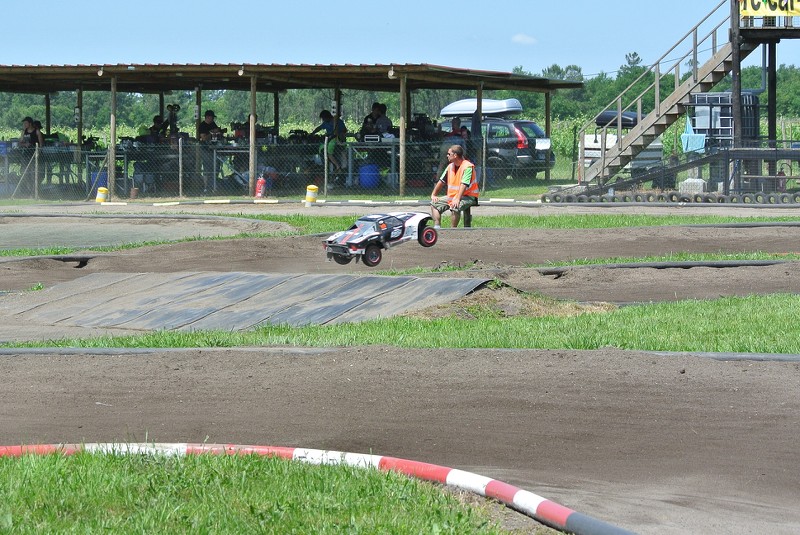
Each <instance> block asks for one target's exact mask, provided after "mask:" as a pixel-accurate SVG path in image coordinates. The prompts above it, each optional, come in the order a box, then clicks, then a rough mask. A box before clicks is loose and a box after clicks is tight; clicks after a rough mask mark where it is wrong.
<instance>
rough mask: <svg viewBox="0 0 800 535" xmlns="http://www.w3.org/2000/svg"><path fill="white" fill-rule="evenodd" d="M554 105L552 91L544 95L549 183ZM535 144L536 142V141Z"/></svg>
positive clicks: (548, 176)
mask: <svg viewBox="0 0 800 535" xmlns="http://www.w3.org/2000/svg"><path fill="white" fill-rule="evenodd" d="M552 104H553V92H552V91H548V92H547V93H545V94H544V134H545V135H546V136H547V138H548V139H549V140H550V149H548V151H547V153H546V154H545V157H544V162H545V165H544V179H545V180H547V181H549V180H550V152H551V151H552V150H553V149H552V147H553V138H552V137H551V136H552V130H553V122H552V119H551V117H550V116H551V115H552V114H553V110H552ZM620 117H621V115H620ZM534 143H535V141H534Z"/></svg>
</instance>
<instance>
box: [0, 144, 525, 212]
mask: <svg viewBox="0 0 800 535" xmlns="http://www.w3.org/2000/svg"><path fill="white" fill-rule="evenodd" d="M449 145H450V142H448V141H442V140H441V139H440V138H438V137H436V136H431V138H428V139H420V138H419V137H417V138H416V139H413V138H412V141H409V142H407V143H406V158H405V183H404V184H402V185H401V184H400V179H401V173H400V165H401V162H400V142H399V139H398V138H397V137H388V138H387V137H378V136H375V137H374V138H369V137H366V138H365V139H362V140H356V139H349V138H348V140H347V142H345V143H338V144H336V147H335V148H334V149H333V150H332V151H331V152H330V153H328V150H327V148H328V144H326V143H325V139H324V138H323V137H318V136H311V135H309V134H308V133H306V132H304V131H291V132H290V133H289V135H288V136H285V137H284V136H280V137H279V136H268V137H267V138H264V139H259V143H258V144H257V146H256V160H257V161H256V173H257V176H256V177H255V179H256V180H257V179H258V178H259V177H264V178H265V181H266V183H265V188H264V191H263V195H264V196H265V197H279V198H298V197H301V198H302V196H303V195H304V193H305V191H306V188H307V186H308V185H311V184H314V185H316V186H317V187H318V188H319V193H320V195H321V196H323V197H324V196H327V195H334V194H335V195H340V194H341V195H348V196H351V197H352V196H360V195H367V194H369V195H373V196H388V197H393V196H395V197H397V196H400V194H401V190H402V193H403V194H404V195H413V196H420V195H423V196H425V197H427V196H428V195H429V194H430V191H431V189H432V187H433V184H434V181H435V180H436V178H438V176H439V175H440V174H441V172H442V170H443V168H444V166H445V165H446V158H445V153H446V148H447V147H448V146H449ZM110 153H111V151H109V150H108V149H104V148H103V149H100V148H98V147H96V146H95V145H94V143H93V140H91V139H90V143H87V144H85V145H84V146H81V147H78V146H76V145H74V144H68V143H60V142H55V143H53V142H48V143H46V145H45V146H43V147H40V148H39V147H37V148H22V147H18V146H17V143H16V142H9V141H3V142H0V198H15V199H21V198H35V199H40V198H41V199H56V200H90V199H94V198H95V196H96V195H97V192H98V189H99V188H108V187H109V179H108V177H109V166H110V165H111V163H110V161H109V158H110ZM467 157H468V158H469V159H470V160H471V161H473V162H474V163H476V165H477V166H478V167H479V180H480V181H481V185H482V186H483V187H486V186H487V185H488V184H487V182H489V181H490V180H491V179H492V177H493V176H503V177H507V176H508V177H510V176H511V174H512V173H513V172H515V170H514V169H513V168H512V167H511V166H510V165H511V164H509V166H504V165H503V164H502V163H495V164H494V166H493V168H492V169H491V170H490V171H489V172H487V173H486V174H485V176H481V175H483V173H482V172H481V171H480V167H481V166H480V162H481V160H482V151H481V147H480V146H468V147H467ZM325 162H327V165H325ZM113 165H114V166H115V167H114V169H115V173H114V177H115V180H114V191H110V192H109V198H110V199H114V198H116V199H130V198H144V197H154V198H170V197H184V196H185V197H219V196H249V195H253V191H252V190H251V184H255V182H256V180H252V181H251V180H250V171H249V169H250V147H249V141H248V140H247V139H233V140H225V141H212V142H208V143H200V142H197V141H195V140H193V139H190V138H188V137H185V136H175V137H170V138H164V139H157V140H153V139H142V140H134V139H122V140H121V141H120V143H119V144H118V145H117V146H116V147H115V151H114V162H113Z"/></svg>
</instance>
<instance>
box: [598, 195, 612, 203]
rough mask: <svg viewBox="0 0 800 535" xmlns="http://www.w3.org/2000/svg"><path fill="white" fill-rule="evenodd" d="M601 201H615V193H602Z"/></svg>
mask: <svg viewBox="0 0 800 535" xmlns="http://www.w3.org/2000/svg"><path fill="white" fill-rule="evenodd" d="M600 202H614V196H613V195H600Z"/></svg>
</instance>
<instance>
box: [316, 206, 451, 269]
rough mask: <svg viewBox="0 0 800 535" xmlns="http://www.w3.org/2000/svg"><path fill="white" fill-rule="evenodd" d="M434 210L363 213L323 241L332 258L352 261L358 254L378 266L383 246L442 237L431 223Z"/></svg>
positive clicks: (428, 242) (431, 242) (339, 261)
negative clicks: (430, 225) (431, 214)
mask: <svg viewBox="0 0 800 535" xmlns="http://www.w3.org/2000/svg"><path fill="white" fill-rule="evenodd" d="M430 220H431V216H430V214H426V213H422V212H389V213H386V214H370V215H365V216H363V217H360V218H358V219H357V220H356V222H355V223H353V226H352V227H350V228H349V229H347V230H343V231H341V232H337V233H336V234H334V235H332V236H330V237H329V238H328V239H326V240H325V241H324V242H323V246H324V247H325V252H326V254H327V256H328V260H331V259H333V261H334V262H336V263H337V264H342V265H344V264H349V263H350V262H351V261H352V260H353V259H354V258H355V259H356V262H357V261H358V260H359V259H360V260H361V261H362V262H363V263H364V265H366V266H370V267H373V266H377V265H378V264H380V262H381V259H382V258H383V250H384V249H389V248H391V247H394V246H396V245H400V244H401V243H405V242H407V241H410V240H417V242H419V244H420V245H422V246H423V247H432V246H433V245H434V244H435V243H436V240H437V239H438V234H437V233H436V229H434V228H433V227H429V226H427V224H428V222H429V221H430Z"/></svg>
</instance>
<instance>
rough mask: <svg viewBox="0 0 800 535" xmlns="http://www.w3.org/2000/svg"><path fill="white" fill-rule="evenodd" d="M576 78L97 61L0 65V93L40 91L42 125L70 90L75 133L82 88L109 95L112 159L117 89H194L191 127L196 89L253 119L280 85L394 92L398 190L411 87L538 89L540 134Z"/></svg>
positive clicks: (479, 92)
mask: <svg viewBox="0 0 800 535" xmlns="http://www.w3.org/2000/svg"><path fill="white" fill-rule="evenodd" d="M582 86H583V82H576V81H569V80H557V79H551V78H543V77H537V76H527V75H522V74H515V73H506V72H497V71H484V70H472V69H463V68H455V67H445V66H440V65H430V64H378V65H349V64H346V65H319V64H315V65H307V64H302V65H293V64H262V63H258V64H231V63H228V64H113V65H109V64H105V65H0V92H8V93H30V94H41V95H44V98H45V108H46V117H45V120H46V126H47V127H48V128H49V123H50V113H49V112H50V109H49V103H50V94H52V93H55V92H59V91H75V92H76V94H77V98H76V103H75V109H76V122H77V127H78V137H79V138H80V136H81V135H82V126H83V120H82V108H83V105H82V95H83V91H109V92H110V93H111V116H110V127H111V143H110V144H109V160H110V161H114V158H115V149H116V144H117V135H116V115H117V110H116V100H117V99H116V94H117V93H118V92H126V93H143V94H159V95H160V107H161V108H162V109H161V113H162V115H163V107H164V94H165V93H168V92H169V91H176V90H180V91H194V92H195V95H196V96H195V102H196V106H197V113H195V121H196V124H195V129H198V128H199V124H200V121H201V120H202V117H200V113H199V108H200V105H201V103H202V91H203V90H239V91H249V92H250V116H251V117H255V116H256V95H257V93H260V92H261V93H273V94H274V95H275V98H274V100H273V102H274V110H273V114H274V118H273V122H274V125H275V127H276V128H277V126H278V124H279V118H280V98H279V96H280V94H281V93H282V92H285V91H286V90H288V89H322V88H331V89H333V90H334V95H335V97H334V100H335V102H336V104H337V105H336V109H337V110H339V109H342V107H341V98H342V94H341V90H343V89H350V90H365V91H380V92H396V93H399V94H400V121H399V127H400V128H399V130H400V139H399V144H400V146H399V159H400V166H399V181H400V194H401V195H402V194H403V193H404V187H405V183H406V177H405V170H406V164H405V161H406V130H407V126H408V125H409V123H410V119H411V105H410V103H411V98H412V92H413V91H415V90H418V89H463V90H474V91H475V97H476V98H477V102H478V110H477V111H478V113H481V109H480V104H481V100H482V98H483V91H484V90H512V91H525V92H538V93H544V94H545V110H544V117H545V125H544V126H545V132H546V133H547V135H548V136H549V135H550V133H551V122H552V121H551V97H552V94H553V93H554V92H555V91H557V90H559V89H575V88H580V87H582ZM249 123H250V146H249V171H250V173H249V176H250V192H251V193H252V191H253V189H254V185H255V184H254V177H255V176H256V172H255V171H256V154H257V153H256V150H257V147H256V132H255V129H256V121H249ZM114 172H115V171H114V166H109V176H108V180H109V189H110V191H112V192H113V191H114V180H115V177H114Z"/></svg>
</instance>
